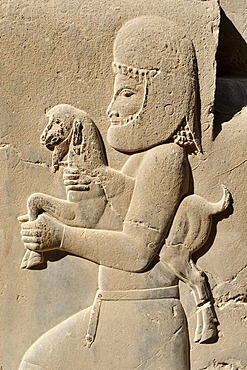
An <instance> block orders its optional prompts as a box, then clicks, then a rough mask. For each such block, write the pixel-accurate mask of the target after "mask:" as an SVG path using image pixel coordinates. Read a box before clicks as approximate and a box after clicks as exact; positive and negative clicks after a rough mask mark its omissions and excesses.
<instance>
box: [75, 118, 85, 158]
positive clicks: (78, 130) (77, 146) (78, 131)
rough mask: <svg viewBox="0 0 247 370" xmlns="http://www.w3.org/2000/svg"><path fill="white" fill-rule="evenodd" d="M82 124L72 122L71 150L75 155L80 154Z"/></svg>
mask: <svg viewBox="0 0 247 370" xmlns="http://www.w3.org/2000/svg"><path fill="white" fill-rule="evenodd" d="M82 131H83V124H82V123H81V121H79V120H77V119H75V120H74V122H73V139H72V140H73V149H74V151H75V153H76V154H78V155H80V154H81V144H82V142H83V132H82Z"/></svg>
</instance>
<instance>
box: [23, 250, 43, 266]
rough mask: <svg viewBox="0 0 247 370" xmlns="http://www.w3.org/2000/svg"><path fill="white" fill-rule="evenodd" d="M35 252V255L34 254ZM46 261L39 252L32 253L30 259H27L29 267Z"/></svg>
mask: <svg viewBox="0 0 247 370" xmlns="http://www.w3.org/2000/svg"><path fill="white" fill-rule="evenodd" d="M33 254H34V255H33ZM43 262H44V258H43V256H42V255H41V254H38V253H33V252H32V253H31V255H30V257H29V259H28V261H27V267H26V268H27V269H30V268H32V267H35V266H38V265H41V264H42V263H43Z"/></svg>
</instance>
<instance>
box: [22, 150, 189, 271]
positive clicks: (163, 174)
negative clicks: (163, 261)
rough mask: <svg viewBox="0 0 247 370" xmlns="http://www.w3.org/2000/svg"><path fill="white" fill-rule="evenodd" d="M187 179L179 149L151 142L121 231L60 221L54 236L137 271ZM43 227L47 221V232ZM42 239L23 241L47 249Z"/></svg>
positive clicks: (74, 249) (65, 246) (154, 248)
mask: <svg viewBox="0 0 247 370" xmlns="http://www.w3.org/2000/svg"><path fill="white" fill-rule="evenodd" d="M187 183H188V168H187V162H186V161H185V157H184V154H183V150H182V149H181V148H179V147H178V146H177V145H175V144H166V145H162V146H159V147H157V148H153V149H151V150H149V151H148V152H147V153H146V154H145V156H144V158H143V160H142V163H141V165H140V168H139V171H138V173H137V177H136V181H135V187H134V191H133V195H132V199H131V203H130V206H129V209H128V212H127V215H126V218H125V221H124V223H123V230H122V231H111V230H96V229H80V228H72V227H68V226H64V234H63V237H61V236H59V237H57V238H56V240H59V239H61V238H62V242H61V246H60V248H61V249H62V250H64V251H67V252H69V253H72V254H75V255H78V256H80V257H83V258H85V259H88V260H91V261H93V262H96V263H98V264H101V265H104V266H108V267H114V268H117V269H122V270H126V271H134V272H138V271H142V270H143V269H145V267H146V266H147V265H148V264H149V263H150V262H151V261H152V259H153V257H154V256H155V255H156V254H157V253H158V251H159V249H160V247H161V245H162V242H163V240H164V238H165V237H166V235H167V233H168V230H169V227H170V224H171V222H172V219H173V217H174V214H175V211H176V209H177V207H178V204H179V202H180V200H181V197H182V196H183V194H184V193H185V192H186V191H187ZM42 216H43V218H44V217H46V216H45V215H42ZM49 221H50V220H49ZM52 228H53V229H54V226H53V227H52ZM48 229H49V228H48V226H47V225H46V231H47V232H48ZM55 229H56V227H55ZM53 231H54V230H53ZM59 233H61V231H59ZM50 235H51V233H50ZM24 239H25V237H23V241H24V243H25V240H24ZM41 239H42V238H41ZM42 243H43V242H42V241H41V242H37V243H36V244H38V245H35V243H33V245H34V247H31V248H30V245H29V246H28V242H27V243H26V245H25V246H26V247H27V248H29V249H34V250H38V251H42V250H48V249H47V245H46V244H47V243H43V246H42ZM50 245H53V249H54V244H53V242H51V241H50ZM57 248H58V246H57V245H56V247H55V249H57Z"/></svg>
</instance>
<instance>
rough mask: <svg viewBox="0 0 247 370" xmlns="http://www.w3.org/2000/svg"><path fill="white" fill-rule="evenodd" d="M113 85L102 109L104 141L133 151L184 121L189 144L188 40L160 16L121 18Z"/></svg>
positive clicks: (192, 83) (191, 62) (191, 80)
mask: <svg viewBox="0 0 247 370" xmlns="http://www.w3.org/2000/svg"><path fill="white" fill-rule="evenodd" d="M113 69H114V72H115V85H114V95H113V99H112V101H111V103H110V105H109V108H108V115H109V117H110V120H111V126H110V127H109V130H108V141H109V144H110V145H111V146H112V147H114V148H115V149H117V150H120V151H124V152H136V151H139V150H144V149H148V148H150V147H152V146H154V145H157V144H159V143H163V142H165V141H167V140H169V139H170V138H172V137H173V135H175V134H176V131H177V130H178V129H179V128H180V127H181V126H183V125H184V126H185V125H186V124H187V126H189V128H190V130H191V132H192V135H193V137H194V141H195V144H196V145H197V146H198V147H199V144H198V143H196V141H197V138H198V133H197V132H196V124H198V122H195V111H196V91H197V71H196V60H195V54H194V49H193V45H192V42H191V41H190V40H189V39H187V38H186V37H185V36H184V34H183V33H182V32H181V30H179V29H178V28H177V26H175V24H174V23H172V22H170V21H167V20H165V19H164V18H161V17H139V18H135V19H132V20H130V21H129V22H127V23H126V24H125V25H124V26H123V27H122V28H121V29H120V30H119V32H118V34H117V37H116V40H115V43H114V62H113Z"/></svg>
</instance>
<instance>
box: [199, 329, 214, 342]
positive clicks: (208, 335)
mask: <svg viewBox="0 0 247 370" xmlns="http://www.w3.org/2000/svg"><path fill="white" fill-rule="evenodd" d="M216 335H217V329H216V327H214V328H210V329H207V330H204V331H203V333H202V336H201V340H200V342H199V343H205V342H207V341H208V340H210V339H213V338H215V337H216Z"/></svg>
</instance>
